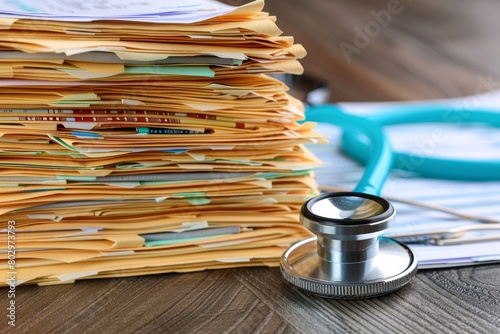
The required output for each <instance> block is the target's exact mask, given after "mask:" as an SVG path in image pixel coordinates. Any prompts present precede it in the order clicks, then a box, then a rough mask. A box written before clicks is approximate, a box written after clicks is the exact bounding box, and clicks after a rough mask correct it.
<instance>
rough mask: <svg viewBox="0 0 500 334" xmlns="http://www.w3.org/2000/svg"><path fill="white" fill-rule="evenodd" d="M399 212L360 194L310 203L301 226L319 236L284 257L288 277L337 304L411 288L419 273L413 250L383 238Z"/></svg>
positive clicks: (335, 195) (283, 267)
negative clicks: (334, 299) (407, 286)
mask: <svg viewBox="0 0 500 334" xmlns="http://www.w3.org/2000/svg"><path fill="white" fill-rule="evenodd" d="M394 213H395V210H394V208H393V207H392V205H391V204H390V203H389V202H388V201H386V200H384V199H383V198H381V197H378V196H373V195H368V194H364V193H357V192H339V193H329V194H323V195H320V196H317V197H315V198H312V199H310V200H309V201H307V202H306V203H304V205H303V206H302V209H301V213H300V215H301V222H302V224H303V225H304V226H305V227H306V228H308V229H309V230H310V231H311V232H313V233H314V234H315V235H316V236H315V237H311V238H309V239H306V240H303V241H301V242H298V243H296V244H294V245H292V246H291V247H290V248H289V249H288V250H287V251H286V252H285V253H284V254H283V256H282V258H281V273H282V274H283V277H284V278H285V279H286V280H287V281H288V282H290V283H292V284H293V285H295V286H297V287H299V288H300V289H302V290H304V291H307V292H309V293H313V294H316V295H320V296H323V297H330V298H337V299H360V298H370V297H376V296H380V295H384V294H387V293H390V292H392V291H394V290H397V289H399V288H400V287H402V286H403V285H405V284H407V283H408V282H409V281H410V280H411V279H412V278H413V276H415V274H416V272H417V259H416V256H415V254H414V253H413V252H412V250H411V249H410V248H408V247H407V246H405V245H404V244H402V243H399V242H397V241H395V240H392V239H389V238H384V237H381V236H380V235H381V234H382V233H383V232H384V231H385V230H386V229H387V228H388V227H389V226H390V225H391V222H392V218H393V216H394Z"/></svg>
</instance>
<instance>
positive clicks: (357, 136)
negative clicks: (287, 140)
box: [309, 104, 500, 181]
mask: <svg viewBox="0 0 500 334" xmlns="http://www.w3.org/2000/svg"><path fill="white" fill-rule="evenodd" d="M336 109H338V107H337V106H334V105H324V106H318V107H316V106H313V107H311V108H310V109H309V113H310V115H311V117H312V118H315V120H316V121H321V122H328V123H335V119H333V118H330V117H329V116H328V114H331V113H332V112H333V111H334V110H336ZM328 110H329V111H330V112H328ZM364 118H365V120H366V121H368V122H370V123H372V124H373V126H379V127H380V128H382V127H384V126H388V125H399V124H410V123H447V124H452V125H456V126H460V125H462V124H485V125H488V126H492V127H500V112H495V111H491V110H487V109H477V110H473V111H472V110H466V109H453V108H450V107H447V106H440V105H422V104H418V105H415V106H406V107H405V108H404V111H401V110H400V107H399V108H398V107H396V106H394V107H386V108H384V111H383V112H376V113H373V114H370V115H366V116H364ZM344 129H346V130H347V131H344V133H343V135H342V141H341V147H342V150H343V151H344V152H346V153H347V154H348V155H349V156H351V157H352V158H353V159H355V160H357V161H359V162H361V163H364V164H365V163H367V162H368V161H369V159H370V158H369V155H370V151H371V149H372V148H371V143H370V144H368V143H366V142H365V141H364V140H363V136H364V135H366V134H365V132H364V131H358V130H356V129H354V128H352V127H351V128H344ZM392 156H393V162H392V164H393V166H392V167H393V168H396V169H403V170H406V171H409V172H411V173H413V174H417V175H420V176H424V177H431V178H438V179H449V180H463V181H498V180H500V159H481V160H469V159H453V158H446V159H444V158H439V157H432V156H423V155H420V156H418V163H411V161H413V160H415V159H416V157H415V156H412V155H411V154H410V153H405V152H393V153H392ZM408 162H410V163H408Z"/></svg>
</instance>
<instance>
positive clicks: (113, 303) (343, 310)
mask: <svg viewBox="0 0 500 334" xmlns="http://www.w3.org/2000/svg"><path fill="white" fill-rule="evenodd" d="M231 1H232V0H228V2H231ZM233 2H234V1H233ZM236 2H237V1H236ZM387 4H388V1H380V0H370V1H368V0H364V1H361V0H358V1H351V2H348V1H339V0H310V1H304V0H286V1H284V0H267V3H266V10H267V11H268V12H270V13H271V14H274V15H276V16H277V17H278V25H279V27H280V28H281V29H282V30H283V31H284V32H285V34H286V35H293V36H295V39H296V41H297V42H299V43H301V44H303V45H304V46H305V47H306V49H307V50H308V52H309V54H308V56H307V57H306V58H305V59H304V61H303V64H304V66H305V69H306V75H307V76H310V77H313V78H315V79H319V80H323V81H325V82H326V83H327V84H328V85H329V86H330V88H331V90H332V97H331V98H332V100H334V101H339V100H342V101H353V100H356V101H373V100H406V99H421V98H442V97H453V96H460V95H466V94H474V93H475V92H476V90H477V88H478V85H479V78H480V77H483V78H487V77H488V76H490V75H491V78H492V81H493V82H500V62H499V59H500V43H499V42H500V41H499V34H500V20H498V13H500V2H498V1H494V0H481V1H466V0H440V1H431V0H418V1H417V0H415V1H411V0H401V4H402V6H403V7H404V8H403V10H402V11H401V13H400V14H398V15H394V16H393V17H392V19H391V23H390V24H389V25H388V26H387V27H385V28H384V29H382V30H381V31H380V33H379V34H378V35H377V36H375V37H373V38H372V39H371V41H370V43H369V45H367V46H366V47H364V48H363V49H362V50H361V52H360V53H359V54H354V55H353V56H352V60H351V62H350V63H348V62H347V61H346V59H345V57H344V56H343V54H342V52H341V50H340V48H339V43H341V42H342V41H345V42H347V43H352V42H353V39H354V38H355V31H354V29H353V28H354V27H355V26H359V27H365V26H366V24H368V23H369V22H370V21H371V20H373V16H372V15H371V14H370V11H380V10H384V9H385V8H387ZM495 85H496V84H495ZM496 88H500V84H499V87H496ZM483 91H484V89H483ZM0 293H1V297H0V319H1V320H0V321H1V324H0V332H1V333H4V332H7V329H8V328H7V326H6V320H5V318H6V317H5V315H6V308H7V303H8V300H7V298H6V294H7V289H5V288H2V289H0ZM16 305H17V310H16V311H17V312H16V325H17V326H16V331H15V332H16V333H308V334H309V333H485V334H491V333H500V265H483V266H477V267H464V268H453V269H442V270H426V271H420V272H419V273H418V274H417V276H416V278H415V279H414V280H413V281H412V282H411V283H410V284H409V285H407V286H406V287H404V288H403V289H401V290H399V291H397V292H395V293H393V294H390V295H387V296H383V297H380V298H376V299H370V300H355V301H337V300H329V299H322V298H319V297H315V296H311V295H307V294H304V293H302V292H301V291H298V290H297V289H295V288H292V287H290V286H289V285H288V284H287V283H286V282H285V281H284V280H283V279H282V278H281V275H280V273H279V270H278V269H277V268H272V269H269V268H248V269H231V270H219V271H206V272H196V273H190V274H166V275H154V276H147V277H133V278H116V279H103V280H92V281H81V282H77V283H75V284H71V285H61V286H49V287H37V286H22V287H18V288H17V291H16Z"/></svg>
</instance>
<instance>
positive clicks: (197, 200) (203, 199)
mask: <svg viewBox="0 0 500 334" xmlns="http://www.w3.org/2000/svg"><path fill="white" fill-rule="evenodd" d="M186 201H188V202H189V203H191V204H193V205H205V204H209V203H210V202H211V201H210V199H208V198H206V197H192V198H186Z"/></svg>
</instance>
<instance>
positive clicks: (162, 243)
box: [144, 235, 218, 247]
mask: <svg viewBox="0 0 500 334" xmlns="http://www.w3.org/2000/svg"><path fill="white" fill-rule="evenodd" d="M213 237H218V235H209V236H206V237H195V238H183V239H171V240H152V241H146V242H144V246H146V247H156V246H167V245H174V244H179V243H181V242H189V243H192V242H195V241H198V240H204V239H209V238H213Z"/></svg>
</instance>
